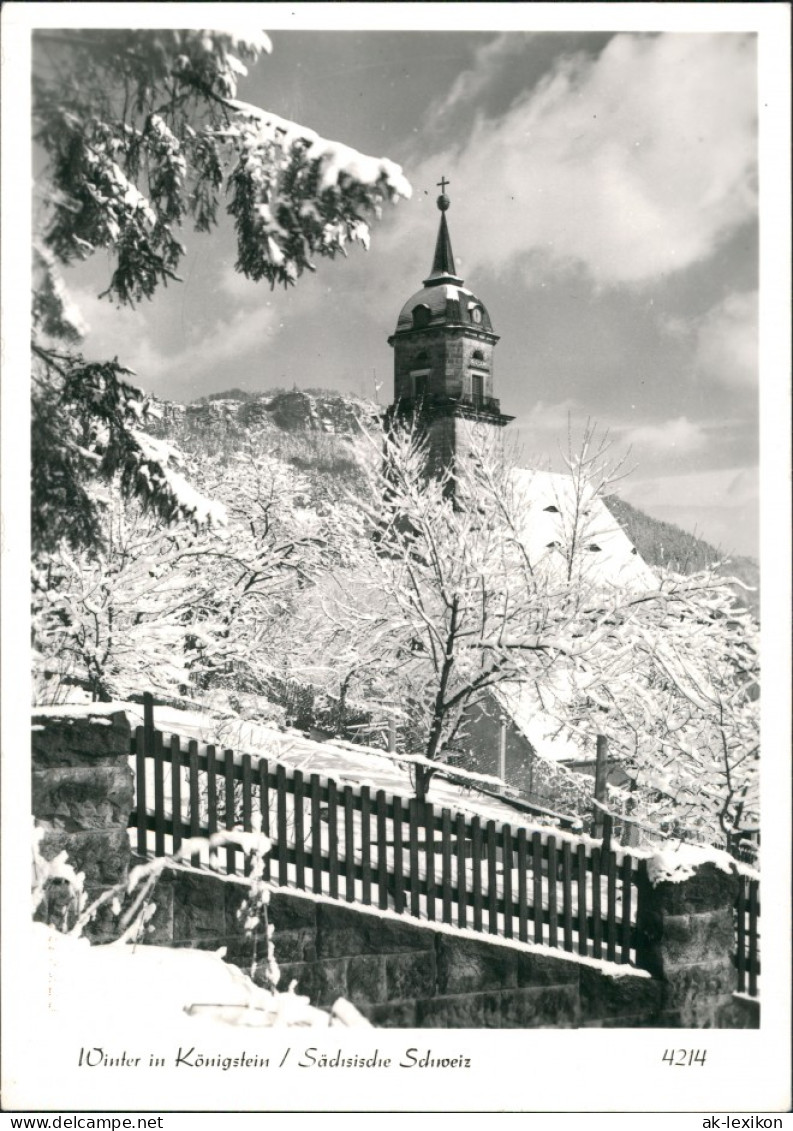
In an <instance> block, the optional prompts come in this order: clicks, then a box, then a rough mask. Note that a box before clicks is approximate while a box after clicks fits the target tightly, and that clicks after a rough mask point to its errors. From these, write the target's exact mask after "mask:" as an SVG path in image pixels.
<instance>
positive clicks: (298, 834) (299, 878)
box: [292, 770, 306, 891]
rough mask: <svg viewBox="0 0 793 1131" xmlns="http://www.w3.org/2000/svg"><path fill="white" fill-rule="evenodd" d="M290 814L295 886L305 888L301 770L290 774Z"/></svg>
mask: <svg viewBox="0 0 793 1131" xmlns="http://www.w3.org/2000/svg"><path fill="white" fill-rule="evenodd" d="M292 790H293V795H292V814H293V820H294V825H295V886H296V887H297V888H299V889H300V891H305V888H306V834H305V815H306V812H305V804H306V802H305V795H306V788H305V781H304V779H303V772H302V770H294V771H293V773H292Z"/></svg>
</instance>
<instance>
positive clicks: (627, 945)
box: [620, 855, 632, 962]
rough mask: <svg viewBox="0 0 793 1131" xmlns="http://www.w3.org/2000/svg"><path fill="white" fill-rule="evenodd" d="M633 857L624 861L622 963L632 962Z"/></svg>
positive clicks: (626, 857) (625, 858) (628, 857)
mask: <svg viewBox="0 0 793 1131" xmlns="http://www.w3.org/2000/svg"><path fill="white" fill-rule="evenodd" d="M631 868H632V861H631V857H630V856H628V855H626V856H625V857H624V858H623V861H622V940H621V942H622V951H621V955H620V961H621V962H630V960H631V889H632V885H631V880H632V876H631Z"/></svg>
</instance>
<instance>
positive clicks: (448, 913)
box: [441, 809, 452, 923]
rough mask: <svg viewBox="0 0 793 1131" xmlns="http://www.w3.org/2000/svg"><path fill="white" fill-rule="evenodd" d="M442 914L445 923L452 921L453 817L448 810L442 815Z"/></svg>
mask: <svg viewBox="0 0 793 1131" xmlns="http://www.w3.org/2000/svg"><path fill="white" fill-rule="evenodd" d="M441 899H442V902H443V910H442V912H441V915H442V919H443V922H444V923H451V921H452V817H451V813H450V812H449V810H448V809H444V810H443V811H442V813H441Z"/></svg>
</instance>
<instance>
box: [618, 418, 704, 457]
mask: <svg viewBox="0 0 793 1131" xmlns="http://www.w3.org/2000/svg"><path fill="white" fill-rule="evenodd" d="M619 432H620V439H621V441H622V442H623V443H624V444H626V445H627V446H628V447H630V448H631V449H632V450H633V451H634V452H636V453H638V454H641V453H644V452H649V453H651V454H654V455H658V454H660V453H663V452H669V453H670V454H674V455H679V454H681V453H683V452H695V451H699V450H701V449H702V448H704V447H705V445H706V442H707V436H706V432H705V428H704V427H703V425H702V424H698V423H696V422H695V421H692V420H689V419H688V418H687V417H685V416H678V417H677V418H676V419H674V420H664V421H661V422H660V423H658V424H640V425H638V426H637V427H633V428H626V429H620V430H619Z"/></svg>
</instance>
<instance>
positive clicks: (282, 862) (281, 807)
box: [275, 764, 289, 887]
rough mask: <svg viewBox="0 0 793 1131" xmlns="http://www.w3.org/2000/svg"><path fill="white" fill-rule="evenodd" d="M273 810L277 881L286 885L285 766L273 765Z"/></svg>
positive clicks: (287, 872) (282, 885) (287, 864)
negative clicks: (275, 826)
mask: <svg viewBox="0 0 793 1131" xmlns="http://www.w3.org/2000/svg"><path fill="white" fill-rule="evenodd" d="M275 812H276V820H277V822H278V832H277V833H276V838H275V842H276V847H277V849H278V883H279V884H280V886H281V887H286V885H287V883H288V882H289V862H288V859H287V850H288V846H287V828H288V826H287V821H286V767H285V766H282V765H280V764H279V765H277V766H276V767H275Z"/></svg>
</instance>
